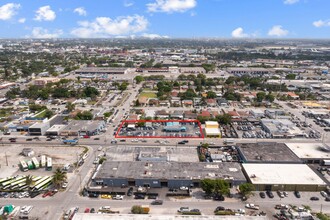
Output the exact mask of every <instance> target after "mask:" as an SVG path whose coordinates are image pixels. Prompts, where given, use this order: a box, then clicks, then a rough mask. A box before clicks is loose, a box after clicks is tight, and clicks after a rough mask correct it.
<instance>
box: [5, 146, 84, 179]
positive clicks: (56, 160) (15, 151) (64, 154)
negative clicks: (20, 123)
mask: <svg viewBox="0 0 330 220" xmlns="http://www.w3.org/2000/svg"><path fill="white" fill-rule="evenodd" d="M23 148H32V149H33V151H34V152H35V154H34V157H36V158H37V159H40V156H41V155H46V156H49V157H51V158H52V159H53V170H55V169H56V168H57V167H63V165H65V164H68V163H70V164H73V163H74V162H76V161H77V158H78V155H80V154H81V153H82V152H83V150H84V148H83V147H65V146H47V145H46V144H45V145H44V146H36V145H32V144H31V145H30V144H29V145H27V144H24V145H23V144H15V145H3V146H2V147H1V152H0V178H4V177H8V176H11V175H16V174H24V175H27V174H31V175H51V174H52V172H49V171H45V169H43V168H41V169H38V170H30V171H28V172H22V171H21V170H20V169H19V162H20V160H23V159H25V160H27V159H28V158H29V157H24V156H22V155H20V153H21V152H22V149H23ZM6 155H7V156H6ZM6 158H7V159H6ZM6 161H8V166H7V164H6Z"/></svg>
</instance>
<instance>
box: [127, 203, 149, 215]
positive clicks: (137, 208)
mask: <svg viewBox="0 0 330 220" xmlns="http://www.w3.org/2000/svg"><path fill="white" fill-rule="evenodd" d="M131 213H132V214H148V213H144V210H143V208H142V207H141V206H139V205H134V206H132V208H131Z"/></svg>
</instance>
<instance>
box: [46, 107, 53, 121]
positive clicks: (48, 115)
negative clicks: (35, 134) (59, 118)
mask: <svg viewBox="0 0 330 220" xmlns="http://www.w3.org/2000/svg"><path fill="white" fill-rule="evenodd" d="M53 115H54V112H52V111H51V110H49V109H46V110H45V113H44V116H45V118H48V119H49V118H51V117H52V116H53Z"/></svg>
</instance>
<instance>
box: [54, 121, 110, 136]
mask: <svg viewBox="0 0 330 220" xmlns="http://www.w3.org/2000/svg"><path fill="white" fill-rule="evenodd" d="M104 129H105V122H104V121H84V120H73V121H71V122H70V123H69V124H68V125H67V126H66V127H65V128H63V129H62V130H61V131H60V135H61V136H82V135H88V136H93V135H97V134H100V132H101V131H103V130H104Z"/></svg>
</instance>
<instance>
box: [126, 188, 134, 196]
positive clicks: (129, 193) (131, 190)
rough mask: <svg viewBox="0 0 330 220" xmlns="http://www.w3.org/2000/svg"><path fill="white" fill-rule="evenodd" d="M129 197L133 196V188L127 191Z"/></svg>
mask: <svg viewBox="0 0 330 220" xmlns="http://www.w3.org/2000/svg"><path fill="white" fill-rule="evenodd" d="M127 195H128V196H132V195H133V187H130V188H129V189H128V191H127Z"/></svg>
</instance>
